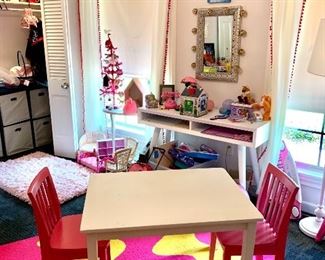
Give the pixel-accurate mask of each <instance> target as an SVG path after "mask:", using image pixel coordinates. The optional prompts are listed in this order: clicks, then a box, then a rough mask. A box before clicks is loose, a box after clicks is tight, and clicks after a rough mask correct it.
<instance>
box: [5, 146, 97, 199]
mask: <svg viewBox="0 0 325 260" xmlns="http://www.w3.org/2000/svg"><path fill="white" fill-rule="evenodd" d="M45 166H46V167H48V168H49V170H50V172H51V175H52V178H53V181H54V184H55V187H56V190H57V193H58V197H59V201H60V203H63V202H65V201H67V200H69V199H72V198H73V197H76V196H79V195H81V194H84V193H85V192H86V189H87V185H88V177H89V174H91V173H92V171H91V170H89V169H88V168H85V167H83V166H81V165H79V164H77V163H75V162H72V161H70V160H66V159H63V158H59V157H56V156H53V155H50V154H46V153H43V152H35V153H32V154H29V155H26V156H23V157H20V158H17V159H14V160H8V161H6V162H0V188H1V189H3V190H5V191H6V192H8V193H10V194H11V195H13V196H15V197H17V198H19V199H21V200H23V201H25V202H28V203H29V198H28V195H27V190H28V187H29V185H30V183H31V182H32V180H33V179H34V177H35V176H36V175H37V173H38V172H39V171H40V170H41V169H42V168H43V167H45Z"/></svg>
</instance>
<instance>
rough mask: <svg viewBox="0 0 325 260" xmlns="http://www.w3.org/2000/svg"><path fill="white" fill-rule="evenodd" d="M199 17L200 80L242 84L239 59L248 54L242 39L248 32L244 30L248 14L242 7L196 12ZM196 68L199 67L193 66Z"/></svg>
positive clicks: (196, 50)
mask: <svg viewBox="0 0 325 260" xmlns="http://www.w3.org/2000/svg"><path fill="white" fill-rule="evenodd" d="M192 13H193V14H195V15H197V28H193V29H192V32H193V34H195V35H196V37H197V38H196V46H192V51H195V52H196V62H195V63H192V65H191V66H192V68H195V71H196V73H195V75H196V78H197V79H208V80H219V81H230V82H237V81H238V73H239V72H240V71H241V69H240V67H239V56H241V55H244V54H245V51H244V50H243V49H241V48H240V40H241V37H245V36H246V35H247V32H246V31H245V30H243V29H241V18H242V17H245V16H247V12H246V11H244V10H243V9H242V7H241V6H233V7H220V8H218V7H216V8H202V9H196V8H195V9H193V10H192ZM193 64H195V66H193Z"/></svg>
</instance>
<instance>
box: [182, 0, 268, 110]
mask: <svg viewBox="0 0 325 260" xmlns="http://www.w3.org/2000/svg"><path fill="white" fill-rule="evenodd" d="M238 5H241V6H243V8H244V10H246V11H247V13H248V15H247V17H244V18H243V19H242V29H244V30H246V31H247V36H246V37H243V38H242V41H241V47H242V48H243V49H244V50H245V51H246V54H245V56H241V58H240V67H241V68H242V73H241V74H240V75H239V80H238V83H229V82H222V81H206V80H205V81H200V84H201V86H202V87H203V88H204V89H205V90H206V91H207V92H208V94H209V98H210V99H212V100H213V101H214V102H215V104H216V106H219V105H220V104H221V103H222V101H223V100H225V99H227V98H233V99H235V98H236V97H237V96H238V95H240V93H241V87H242V86H244V85H246V86H249V87H250V88H251V91H252V93H254V94H255V96H256V97H257V99H259V98H260V97H261V96H262V95H263V94H265V93H264V88H265V86H264V85H265V66H266V64H267V63H266V57H267V47H268V39H269V38H268V33H269V20H270V19H269V17H270V5H269V1H261V0H232V1H231V3H230V4H208V3H207V0H178V1H177V15H176V19H177V27H176V29H177V40H176V41H177V50H176V53H177V56H176V85H177V89H178V90H182V89H183V85H182V84H180V81H181V79H182V78H183V77H184V76H188V75H190V76H194V75H195V70H194V69H192V67H191V63H192V62H195V52H193V51H192V50H191V47H192V46H193V45H196V35H194V34H193V33H192V32H191V30H192V28H194V27H197V24H196V23H197V16H196V15H194V14H193V13H192V10H193V8H209V7H223V6H238Z"/></svg>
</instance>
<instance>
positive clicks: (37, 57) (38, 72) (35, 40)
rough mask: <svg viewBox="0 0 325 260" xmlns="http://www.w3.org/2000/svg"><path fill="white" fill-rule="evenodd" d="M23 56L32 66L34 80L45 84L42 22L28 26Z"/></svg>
mask: <svg viewBox="0 0 325 260" xmlns="http://www.w3.org/2000/svg"><path fill="white" fill-rule="evenodd" d="M25 56H26V58H27V59H28V60H29V61H30V64H31V65H32V69H33V74H34V79H35V80H36V81H40V82H43V83H44V82H47V75H46V63H45V50H44V40H43V28H42V21H38V23H37V26H33V25H31V26H30V31H29V37H28V41H27V47H26V55H25Z"/></svg>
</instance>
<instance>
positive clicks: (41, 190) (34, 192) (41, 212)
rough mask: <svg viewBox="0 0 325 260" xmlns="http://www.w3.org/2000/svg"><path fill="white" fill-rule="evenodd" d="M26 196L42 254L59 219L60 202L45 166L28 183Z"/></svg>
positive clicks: (47, 248) (46, 248)
mask: <svg viewBox="0 0 325 260" xmlns="http://www.w3.org/2000/svg"><path fill="white" fill-rule="evenodd" d="M28 197H29V199H30V201H31V203H32V207H33V211H34V216H35V220H36V227H37V231H38V235H39V238H40V242H41V249H42V250H41V251H42V255H43V254H44V253H45V252H48V251H49V248H50V236H51V233H52V231H53V228H54V227H55V224H56V223H57V222H58V221H59V220H60V219H61V209H60V202H59V199H58V195H57V193H56V190H55V186H54V183H53V180H52V177H51V175H50V172H49V169H48V168H47V167H45V168H43V169H42V170H41V171H40V172H39V173H38V174H37V175H36V177H35V178H34V180H33V181H32V183H31V184H30V186H29V188H28ZM43 258H45V257H44V255H43Z"/></svg>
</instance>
